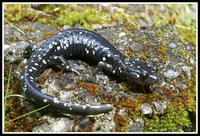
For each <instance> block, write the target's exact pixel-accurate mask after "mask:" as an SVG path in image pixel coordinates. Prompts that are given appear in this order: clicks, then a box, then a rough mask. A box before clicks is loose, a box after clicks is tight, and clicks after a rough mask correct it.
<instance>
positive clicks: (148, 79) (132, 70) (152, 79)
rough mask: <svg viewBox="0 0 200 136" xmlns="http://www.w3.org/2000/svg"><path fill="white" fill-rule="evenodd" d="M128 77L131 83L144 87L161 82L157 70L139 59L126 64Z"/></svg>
mask: <svg viewBox="0 0 200 136" xmlns="http://www.w3.org/2000/svg"><path fill="white" fill-rule="evenodd" d="M125 64H126V72H125V73H126V76H127V78H128V80H129V81H131V82H133V83H137V84H142V85H152V84H154V83H156V82H158V81H159V79H158V76H157V75H156V72H157V71H156V68H155V67H151V66H150V65H149V64H148V63H146V62H143V61H140V60H139V59H135V60H131V61H127V62H125Z"/></svg>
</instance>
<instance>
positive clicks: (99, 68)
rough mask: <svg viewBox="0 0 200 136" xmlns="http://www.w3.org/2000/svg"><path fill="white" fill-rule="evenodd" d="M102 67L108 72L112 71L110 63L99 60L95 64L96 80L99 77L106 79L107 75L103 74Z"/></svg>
mask: <svg viewBox="0 0 200 136" xmlns="http://www.w3.org/2000/svg"><path fill="white" fill-rule="evenodd" d="M103 68H104V69H105V70H107V71H109V72H111V71H112V65H110V64H108V63H106V62H103V61H100V62H99V63H98V64H97V68H96V72H95V75H96V80H97V81H99V79H103V80H108V77H107V76H105V75H103Z"/></svg>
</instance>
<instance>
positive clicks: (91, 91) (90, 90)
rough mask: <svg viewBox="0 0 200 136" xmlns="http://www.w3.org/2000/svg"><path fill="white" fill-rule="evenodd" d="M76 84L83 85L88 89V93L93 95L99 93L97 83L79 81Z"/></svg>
mask: <svg viewBox="0 0 200 136" xmlns="http://www.w3.org/2000/svg"><path fill="white" fill-rule="evenodd" d="M76 84H77V86H78V87H81V86H82V87H83V88H85V89H86V90H87V91H88V93H89V94H91V95H96V94H97V91H98V85H96V84H92V83H91V84H88V83H82V82H80V81H77V82H76Z"/></svg>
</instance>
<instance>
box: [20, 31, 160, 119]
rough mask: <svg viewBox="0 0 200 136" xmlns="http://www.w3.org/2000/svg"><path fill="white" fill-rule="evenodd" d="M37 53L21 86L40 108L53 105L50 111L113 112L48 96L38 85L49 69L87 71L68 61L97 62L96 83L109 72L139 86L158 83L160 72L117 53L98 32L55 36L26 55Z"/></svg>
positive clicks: (73, 112) (26, 68) (105, 77)
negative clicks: (77, 58) (43, 72)
mask: <svg viewBox="0 0 200 136" xmlns="http://www.w3.org/2000/svg"><path fill="white" fill-rule="evenodd" d="M30 51H34V52H33V53H32V56H31V57H30V59H29V60H28V62H27V64H26V65H25V67H24V69H23V71H22V76H21V86H22V88H23V91H24V94H25V96H26V97H27V98H28V99H29V100H30V101H32V102H34V103H36V104H39V105H47V104H50V107H51V108H53V109H57V110H59V111H61V112H64V113H69V114H82V115H89V114H100V113H103V112H107V111H109V110H111V109H112V108H113V105H112V104H102V105H89V104H77V103H72V102H68V101H63V100H60V99H58V98H55V97H53V96H51V95H48V94H44V93H42V92H41V90H40V89H39V88H38V86H37V84H36V80H37V77H38V76H39V75H40V73H41V72H42V71H44V70H45V68H46V67H47V66H48V65H60V66H62V67H63V68H64V70H66V71H73V72H75V73H76V74H77V75H80V73H79V72H78V71H77V70H80V69H84V67H81V66H77V65H75V64H74V65H72V64H70V63H69V62H68V61H67V60H66V58H68V57H70V56H73V55H76V56H80V57H86V58H88V59H90V60H93V61H94V62H97V63H98V65H97V69H96V80H97V81H98V80H99V79H108V78H107V76H103V75H102V69H105V70H107V71H109V72H111V73H113V74H115V75H117V76H119V77H120V78H121V79H122V80H125V81H126V80H129V81H131V82H133V83H136V84H142V85H151V84H154V83H156V82H158V77H157V75H156V68H155V67H151V66H150V65H149V64H148V63H146V62H143V61H140V60H139V59H129V60H128V58H127V57H126V56H124V55H123V54H121V53H120V52H119V51H118V50H116V49H115V47H114V46H113V45H111V44H110V43H109V42H108V41H107V40H106V39H105V38H103V37H102V36H100V35H99V34H96V33H95V32H92V31H89V30H85V29H69V30H65V31H61V32H59V33H57V34H55V35H53V36H52V37H51V38H50V39H49V40H47V41H46V42H45V43H44V44H43V45H42V46H41V47H40V48H39V49H38V50H37V51H36V48H34V46H30V47H28V48H27V49H26V50H25V51H24V54H25V55H27V54H28V53H29V52H30Z"/></svg>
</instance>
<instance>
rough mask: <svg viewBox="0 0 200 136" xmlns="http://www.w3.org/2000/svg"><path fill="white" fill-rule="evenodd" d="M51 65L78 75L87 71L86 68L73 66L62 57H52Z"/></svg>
mask: <svg viewBox="0 0 200 136" xmlns="http://www.w3.org/2000/svg"><path fill="white" fill-rule="evenodd" d="M49 65H60V66H62V67H63V68H64V70H67V71H72V72H75V73H76V74H77V75H79V76H80V75H81V74H80V73H79V72H78V70H85V68H84V66H78V65H77V64H73V65H71V64H70V63H69V62H68V61H67V60H66V59H65V58H63V57H61V56H51V57H50V59H49Z"/></svg>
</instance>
